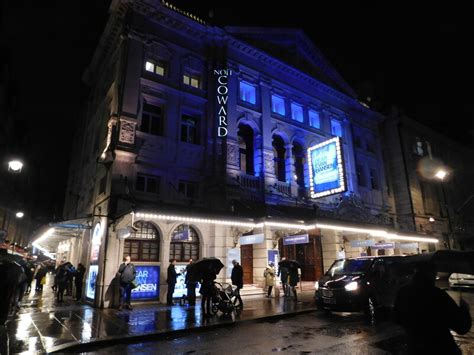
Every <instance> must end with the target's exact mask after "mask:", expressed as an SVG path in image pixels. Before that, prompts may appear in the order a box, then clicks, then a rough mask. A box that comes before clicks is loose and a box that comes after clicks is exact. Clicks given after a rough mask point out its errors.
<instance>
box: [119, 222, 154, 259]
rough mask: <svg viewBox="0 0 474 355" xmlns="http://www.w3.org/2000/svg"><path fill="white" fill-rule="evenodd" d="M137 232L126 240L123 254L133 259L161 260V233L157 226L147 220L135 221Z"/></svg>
mask: <svg viewBox="0 0 474 355" xmlns="http://www.w3.org/2000/svg"><path fill="white" fill-rule="evenodd" d="M134 227H135V228H137V231H136V232H135V233H131V234H130V237H128V238H127V239H126V240H125V246H124V248H123V256H124V257H125V256H126V255H130V258H131V259H132V262H133V261H160V234H159V232H158V230H157V229H156V227H155V226H154V225H153V224H152V223H150V222H145V221H137V222H135V223H134Z"/></svg>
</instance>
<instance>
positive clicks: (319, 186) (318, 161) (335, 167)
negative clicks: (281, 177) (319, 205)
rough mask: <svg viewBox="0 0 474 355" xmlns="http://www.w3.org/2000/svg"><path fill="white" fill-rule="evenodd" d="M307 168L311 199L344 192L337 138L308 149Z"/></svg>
mask: <svg viewBox="0 0 474 355" xmlns="http://www.w3.org/2000/svg"><path fill="white" fill-rule="evenodd" d="M308 168H309V181H310V196H311V198H319V197H324V196H329V195H333V194H336V193H340V192H343V191H346V181H345V178H344V164H343V160H342V150H341V140H340V138H339V137H334V138H331V139H329V140H327V141H324V142H322V143H319V144H316V145H314V146H312V147H310V148H308Z"/></svg>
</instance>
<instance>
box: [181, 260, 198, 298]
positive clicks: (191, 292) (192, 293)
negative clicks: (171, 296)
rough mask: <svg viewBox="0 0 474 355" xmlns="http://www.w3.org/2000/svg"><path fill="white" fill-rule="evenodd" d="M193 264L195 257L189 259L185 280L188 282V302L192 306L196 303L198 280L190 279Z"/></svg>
mask: <svg viewBox="0 0 474 355" xmlns="http://www.w3.org/2000/svg"><path fill="white" fill-rule="evenodd" d="M192 265H193V259H189V263H188V265H187V266H186V277H185V279H184V282H185V284H186V290H187V293H186V294H187V296H188V304H189V305H190V306H195V305H196V284H197V282H195V281H193V280H191V279H190V276H191V272H190V269H191V266H192Z"/></svg>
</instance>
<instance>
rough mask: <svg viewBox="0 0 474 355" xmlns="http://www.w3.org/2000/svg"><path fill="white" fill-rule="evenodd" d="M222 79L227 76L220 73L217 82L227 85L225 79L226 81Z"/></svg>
mask: <svg viewBox="0 0 474 355" xmlns="http://www.w3.org/2000/svg"><path fill="white" fill-rule="evenodd" d="M223 79H227V76H225V75H222V76H220V77H218V78H217V82H218V83H219V84H221V85H227V80H226V81H223Z"/></svg>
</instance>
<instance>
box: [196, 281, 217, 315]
mask: <svg viewBox="0 0 474 355" xmlns="http://www.w3.org/2000/svg"><path fill="white" fill-rule="evenodd" d="M215 279H216V275H215V274H212V273H206V274H204V275H203V276H202V279H201V288H200V289H199V293H200V294H201V295H202V298H201V314H202V316H203V317H205V318H207V317H211V316H212V304H211V303H212V297H214V295H215V287H214V280H215Z"/></svg>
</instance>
